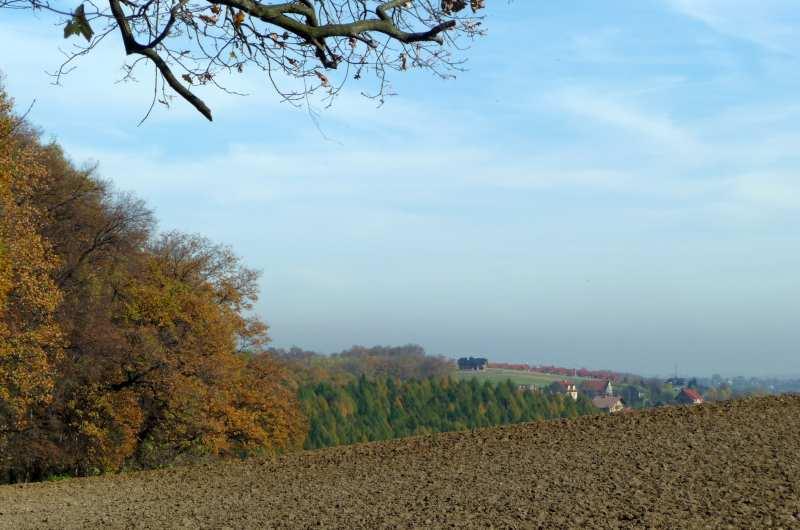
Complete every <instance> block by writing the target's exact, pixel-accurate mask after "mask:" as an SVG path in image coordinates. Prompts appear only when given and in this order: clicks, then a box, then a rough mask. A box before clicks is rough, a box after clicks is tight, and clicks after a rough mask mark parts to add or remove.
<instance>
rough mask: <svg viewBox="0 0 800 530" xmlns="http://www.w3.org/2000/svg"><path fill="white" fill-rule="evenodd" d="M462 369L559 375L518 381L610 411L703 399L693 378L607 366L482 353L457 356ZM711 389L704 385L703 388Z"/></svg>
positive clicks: (693, 402) (524, 387)
mask: <svg viewBox="0 0 800 530" xmlns="http://www.w3.org/2000/svg"><path fill="white" fill-rule="evenodd" d="M458 369H459V370H462V371H470V370H471V371H485V370H493V369H494V370H516V371H521V372H529V373H537V374H547V375H557V376H563V377H564V378H563V379H557V380H554V381H552V382H549V383H548V384H545V385H536V384H532V383H519V384H518V385H517V388H518V390H520V391H522V392H546V393H549V394H561V395H564V396H567V397H569V398H571V399H573V400H576V401H577V400H578V399H579V397H581V396H583V397H585V398H586V399H588V400H590V401H591V402H592V405H594V406H595V407H596V408H598V409H600V410H603V411H606V412H608V413H611V414H614V413H618V412H623V411H625V410H631V409H634V408H645V407H648V406H659V405H668V404H681V405H700V404H702V403H704V402H705V401H706V398H705V397H704V395H703V389H702V388H701V387H700V385H699V384H698V382H697V380H696V379H688V380H687V379H685V378H679V377H671V378H669V379H666V380H658V379H654V378H649V379H648V378H644V377H641V376H638V375H634V374H623V373H618V372H612V371H607V370H594V371H593V370H587V369H585V368H581V369H568V368H562V367H555V366H529V365H527V364H510V363H490V362H489V360H488V359H487V358H485V357H462V358H460V359H458ZM711 390H714V389H712V388H710V387H709V388H707V389H706V391H707V392H710V391H711Z"/></svg>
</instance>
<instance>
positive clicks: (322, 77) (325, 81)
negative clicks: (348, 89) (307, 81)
mask: <svg viewBox="0 0 800 530" xmlns="http://www.w3.org/2000/svg"><path fill="white" fill-rule="evenodd" d="M314 74H315V75H316V76H317V77H318V78H319V81H320V83H322V86H324V87H326V88H327V87H330V86H331V82H330V81H329V80H328V77H327V76H326V75H325V74H323V73H322V72H320V71H319V70H314Z"/></svg>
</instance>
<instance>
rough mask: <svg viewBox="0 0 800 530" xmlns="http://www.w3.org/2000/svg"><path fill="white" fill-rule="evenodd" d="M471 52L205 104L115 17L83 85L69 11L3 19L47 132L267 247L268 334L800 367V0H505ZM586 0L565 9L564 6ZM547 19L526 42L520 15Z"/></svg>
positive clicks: (347, 342) (18, 81)
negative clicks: (176, 89)
mask: <svg viewBox="0 0 800 530" xmlns="http://www.w3.org/2000/svg"><path fill="white" fill-rule="evenodd" d="M489 4H490V5H489V6H488V9H487V10H486V14H487V20H486V22H485V25H486V27H487V29H488V31H489V35H488V37H486V38H484V39H481V40H479V41H477V42H476V43H475V45H474V47H473V48H472V50H470V51H468V52H467V53H466V55H467V56H468V57H469V58H470V62H469V65H468V67H469V71H467V72H464V73H463V74H461V75H460V76H459V77H458V78H457V79H455V80H451V81H447V82H444V81H441V80H438V79H435V78H433V77H432V76H430V75H427V74H424V73H418V72H407V73H405V74H397V75H394V77H393V78H392V80H393V85H394V87H395V89H396V92H397V93H398V94H399V95H398V96H396V97H392V98H388V99H387V101H386V103H385V104H384V105H383V107H381V108H375V102H374V101H371V100H368V99H366V98H363V97H361V96H360V95H359V92H360V91H361V90H363V89H366V88H369V87H368V86H361V85H358V84H351V85H348V86H347V87H346V89H345V90H344V92H343V94H342V96H341V97H340V98H339V99H338V100H337V101H336V102H335V104H334V106H333V107H332V108H331V109H325V108H323V107H324V106H323V105H322V104H321V103H318V104H315V109H316V110H317V111H318V112H319V117H318V119H314V118H312V117H311V116H310V115H309V113H308V112H307V110H306V109H293V108H291V107H290V106H288V105H284V104H280V103H279V102H278V98H277V97H276V96H275V95H274V93H273V92H272V91H271V89H270V87H269V84H268V83H267V82H266V81H265V80H264V79H261V78H259V77H258V76H257V75H255V72H246V74H245V75H244V76H242V77H241V78H236V79H235V80H234V81H233V86H234V87H235V88H238V89H241V90H245V91H248V92H251V93H252V95H251V96H249V97H237V96H232V95H226V94H223V93H219V92H216V93H212V92H206V93H205V95H206V99H207V100H208V102H209V104H210V105H211V106H212V108H213V109H214V110H215V121H214V123H206V122H205V120H204V119H203V118H202V117H201V116H199V115H197V114H196V112H195V111H194V110H193V109H191V108H189V106H188V105H186V104H185V103H184V102H182V101H178V100H176V101H175V102H174V103H173V105H172V108H171V109H169V110H167V109H164V108H161V107H157V108H156V110H155V112H154V114H153V115H152V116H151V117H150V119H149V120H147V121H146V122H145V123H144V124H143V125H142V126H141V127H137V123H138V122H139V120H140V118H141V117H142V116H143V115H144V113H145V112H146V111H147V107H148V105H149V100H150V97H151V91H150V89H149V85H148V84H147V82H146V79H149V75H146V74H147V73H148V72H150V70H142V73H141V75H140V76H139V77H140V79H141V80H142V82H141V84H138V85H137V84H131V83H121V84H115V82H116V81H117V80H118V79H119V78H120V77H121V75H122V72H121V69H120V67H121V65H122V63H123V60H124V57H123V50H122V45H121V43H120V42H119V39H118V38H117V36H116V35H112V36H111V37H109V38H108V39H106V40H105V41H104V42H103V44H102V45H101V46H100V47H99V49H98V50H97V52H96V53H95V54H93V55H90V56H88V57H86V58H84V59H82V60H81V61H80V62H79V63H78V69H77V70H76V71H75V72H73V73H71V74H70V75H69V76H68V77H66V78H65V79H64V81H63V86H61V87H53V86H51V85H50V81H51V80H50V78H49V77H48V76H47V74H46V73H44V72H43V71H42V70H43V65H44V66H45V67H46V68H47V70H48V71H52V70H55V69H56V68H57V67H58V64H59V57H60V53H59V51H58V47H59V46H61V47H65V46H69V45H70V41H65V40H64V39H62V29H61V28H60V27H58V26H50V25H49V24H35V25H29V24H28V23H29V21H30V20H31V14H30V13H27V12H24V13H5V14H4V17H3V18H2V19H0V43H1V44H2V45H3V46H4V47H5V48H4V49H7V50H12V49H17V50H22V49H24V50H25V53H19V54H17V55H15V56H10V54H9V56H8V57H5V58H4V62H3V63H2V64H0V71H2V72H3V73H4V75H5V81H4V83H5V85H6V88H7V89H8V91H9V93H10V94H11V96H13V97H14V98H15V99H16V102H17V106H18V110H19V111H20V112H21V111H24V110H25V109H26V108H28V106H29V105H30V104H31V103H32V101H33V100H34V99H35V100H36V103H35V104H34V106H33V108H32V109H31V112H30V115H29V119H30V120H31V122H32V123H34V124H36V125H38V126H40V127H42V129H43V130H44V132H45V137H46V138H48V137H52V138H54V139H56V140H57V141H59V142H60V143H61V144H62V145H63V146H64V148H65V150H66V152H67V154H68V155H69V156H71V157H72V158H73V160H75V161H77V162H79V163H90V162H92V161H97V162H98V163H99V170H98V171H99V174H100V175H102V176H103V177H106V178H109V179H112V180H113V182H114V183H115V185H116V186H117V187H118V188H119V189H121V190H131V191H133V192H135V193H136V194H137V195H138V196H140V197H142V198H143V199H145V200H146V201H147V202H148V203H149V205H150V206H151V207H153V209H154V210H155V213H156V216H157V217H158V219H159V220H160V223H161V224H160V228H161V229H163V230H168V229H179V230H182V231H185V232H192V233H195V232H196V233H201V234H203V235H205V236H208V237H209V238H211V239H212V240H214V241H217V242H221V243H225V244H228V245H231V246H232V247H233V248H234V250H235V251H236V252H237V253H238V254H239V255H241V256H242V257H243V258H244V260H245V262H246V263H247V264H248V265H249V266H251V267H253V268H256V269H259V270H261V271H263V277H262V280H261V286H262V296H261V300H260V301H259V304H258V307H257V310H258V313H259V314H261V315H262V316H263V317H264V318H265V320H266V321H267V322H268V323H269V324H270V327H271V336H272V337H273V345H274V346H276V347H290V346H292V345H297V346H300V347H303V348H306V349H311V350H317V351H320V352H326V353H329V352H335V351H340V350H343V349H345V348H348V347H350V346H352V345H354V344H363V345H376V344H391V345H399V344H406V343H417V344H420V345H422V346H424V347H425V348H426V350H427V351H428V352H429V353H431V354H441V355H446V356H451V357H458V356H461V355H484V356H487V357H489V358H490V359H492V360H497V361H505V362H528V363H531V364H554V365H561V366H567V367H575V368H578V367H587V368H595V369H602V368H607V369H613V370H618V371H626V372H633V373H641V374H645V375H655V374H659V375H666V374H671V373H672V372H673V371H674V368H675V365H677V366H678V371H679V372H680V373H681V374H684V375H697V376H707V375H711V374H712V373H715V372H716V373H720V374H722V375H725V376H733V375H756V376H766V375H779V374H783V375H792V376H796V375H798V374H800V355H799V353H800V352H798V344H800V325H799V324H800V323H799V322H798V315H800V281H798V277H797V276H798V272H797V271H799V270H800V246H798V240H799V239H800V234H798V232H799V231H798V229H797V227H798V226H800V225H799V224H798V223H799V222H800V155H798V153H800V149H798V147H800V122H799V121H798V117H800V98H798V94H800V90H798V89H800V69H798V53H800V42H798V41H797V39H796V38H795V37H796V35H797V34H798V31H800V10H798V9H797V7H796V4H794V3H792V2H790V1H788V0H771V1H764V0H762V1H756V0H742V1H739V2H737V3H736V9H735V10H734V9H732V8H731V6H730V3H729V2H726V1H723V0H643V1H641V2H636V3H635V4H634V3H631V2H623V1H609V2H604V3H602V5H600V4H598V3H596V2H590V1H588V0H584V1H574V2H569V3H567V4H564V3H560V4H558V5H556V4H550V5H548V4H541V5H532V4H534V3H532V2H512V3H508V2H489ZM565 6H566V7H565ZM523 33H524V34H525V35H526V36H529V35H530V36H531V37H529V38H527V40H526V42H525V43H524V44H522V45H521V44H520V37H519V35H520V34H523Z"/></svg>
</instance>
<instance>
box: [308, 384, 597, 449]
mask: <svg viewBox="0 0 800 530" xmlns="http://www.w3.org/2000/svg"><path fill="white" fill-rule="evenodd" d="M300 401H301V403H302V407H303V411H304V412H305V415H306V417H307V418H308V422H309V424H308V425H309V431H308V437H307V438H306V441H305V447H306V448H308V449H315V448H319V447H327V446H333V445H340V444H351V443H359V442H369V441H375V440H388V439H391V438H398V437H403V436H413V435H421V434H429V433H435V432H445V431H456V430H464V429H474V428H479V427H491V426H495V425H503V424H507V423H519V422H525V421H534V420H544V419H552V418H574V417H577V416H580V415H583V414H589V413H596V412H598V411H597V409H595V408H594V407H593V406H592V404H591V402H590V401H589V400H587V399H586V398H585V397H580V398H579V399H578V400H577V401H574V400H573V399H572V398H570V397H568V396H564V395H547V394H544V393H539V392H530V391H521V390H519V389H518V388H517V385H516V384H514V383H512V382H511V381H506V382H503V383H491V382H489V381H486V382H484V383H479V382H478V381H477V380H476V379H469V380H459V381H456V380H453V379H450V378H444V379H437V378H429V379H424V380H414V379H412V380H408V381H400V380H397V379H394V378H391V377H386V378H381V379H377V380H370V379H367V378H366V377H364V376H362V377H360V378H358V380H356V381H351V382H350V383H348V384H346V385H344V386H341V385H335V384H331V383H329V382H321V383H317V384H315V385H309V386H306V387H304V388H302V389H301V390H300Z"/></svg>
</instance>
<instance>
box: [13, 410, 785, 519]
mask: <svg viewBox="0 0 800 530" xmlns="http://www.w3.org/2000/svg"><path fill="white" fill-rule="evenodd" d="M798 447H800V397H766V398H757V399H756V398H754V399H748V400H742V401H734V402H726V403H722V404H717V405H704V406H700V407H694V408H680V407H675V408H662V409H656V410H650V411H640V412H636V413H630V414H623V415H619V416H591V417H583V418H579V419H576V420H570V421H553V422H541V423H529V424H523V425H515V426H509V427H501V428H493V429H486V430H478V431H472V432H461V433H448V434H441V435H433V436H427V437H420V438H410V439H405V440H397V441H391V442H385V443H372V444H363V445H356V446H349V447H339V448H334V449H326V450H320V451H314V452H304V453H303V452H301V453H294V454H290V455H287V456H284V457H280V458H277V459H274V460H248V461H236V462H227V463H225V462H221V463H215V464H208V465H201V466H194V467H185V468H177V469H169V470H162V471H154V472H145V473H141V474H135V475H129V476H115V477H106V478H92V479H76V480H68V481H63V482H58V483H46V484H30V485H23V486H4V487H0V512H2V513H0V525H2V526H3V527H4V528H64V527H66V528H78V527H97V526H103V527H110V528H122V527H134V528H160V527H185V528H198V527H199V528H211V527H214V528H220V527H232V528H244V527H275V528H295V527H311V526H320V525H321V526H324V527H339V528H382V527H383V528H411V527H414V528H418V527H449V526H458V527H465V526H468V527H469V526H471V527H487V526H489V525H493V526H496V527H504V528H505V527H508V528H522V527H525V528H527V527H536V526H539V525H544V526H548V527H561V526H570V527H577V526H582V527H597V528H601V527H602V528H608V527H641V526H656V527H671V528H681V527H683V528H686V527H698V526H722V525H733V526H735V527H751V528H752V527H767V526H770V527H771V526H783V527H797V526H798V525H800V459H798V458H797V451H798Z"/></svg>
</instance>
